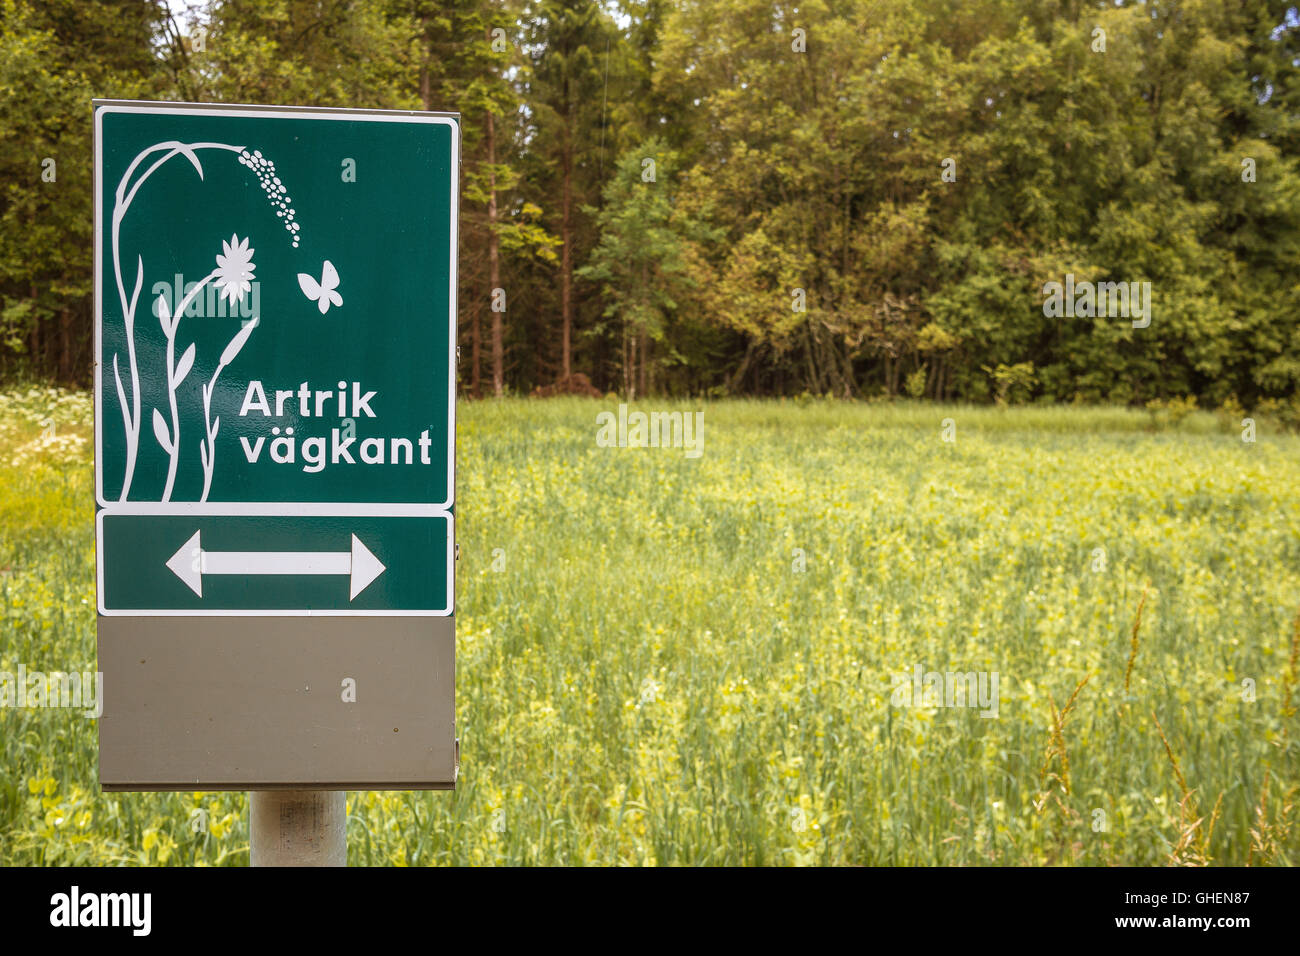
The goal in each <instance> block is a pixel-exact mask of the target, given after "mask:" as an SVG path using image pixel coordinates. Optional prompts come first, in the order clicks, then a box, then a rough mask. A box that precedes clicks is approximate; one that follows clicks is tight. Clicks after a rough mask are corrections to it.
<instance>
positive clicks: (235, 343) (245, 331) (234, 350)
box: [221, 321, 257, 365]
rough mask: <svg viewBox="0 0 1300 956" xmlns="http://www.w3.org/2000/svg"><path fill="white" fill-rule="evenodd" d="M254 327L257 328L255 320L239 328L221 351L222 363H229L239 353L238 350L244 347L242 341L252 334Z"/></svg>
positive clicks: (245, 340)
mask: <svg viewBox="0 0 1300 956" xmlns="http://www.w3.org/2000/svg"><path fill="white" fill-rule="evenodd" d="M255 328H257V322H256V321H254V322H249V323H248V324H247V325H246V326H244V327H243V328H242V329H240V330H239V332H238V333H237V334H236V335H235V337H234V338H233V339H231V340H230V344H229V345H227V346H226V350H225V351H224V352H222V353H221V364H222V365H229V364H230V363H231V362H233V361H234V360H235V356H236V355H238V354H239V350H240V349H242V348H243V347H244V343H245V342H247V341H248V337H249V336H250V335H252V334H253V329H255Z"/></svg>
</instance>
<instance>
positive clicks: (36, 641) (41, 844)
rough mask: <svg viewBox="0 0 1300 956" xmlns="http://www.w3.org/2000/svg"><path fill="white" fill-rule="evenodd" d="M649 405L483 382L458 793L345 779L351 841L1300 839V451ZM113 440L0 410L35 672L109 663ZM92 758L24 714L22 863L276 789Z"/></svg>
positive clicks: (120, 851) (157, 841) (644, 843)
mask: <svg viewBox="0 0 1300 956" xmlns="http://www.w3.org/2000/svg"><path fill="white" fill-rule="evenodd" d="M615 405H616V402H614V401H613V400H611V401H606V402H600V401H590V400H581V401H579V400H554V401H547V402H527V401H513V400H512V401H506V402H502V403H491V402H483V403H475V404H462V405H461V407H460V435H459V472H458V488H457V501H458V505H457V511H458V513H459V515H460V519H459V521H458V524H457V531H458V535H459V538H460V543H461V560H460V564H459V570H458V592H459V593H458V598H459V600H458V602H457V604H458V628H457V630H458V634H457V640H458V679H459V686H458V688H457V692H458V697H457V710H458V725H459V729H460V734H461V754H462V768H461V778H460V788H459V790H458V792H456V793H454V794H448V793H354V794H351V795H349V811H350V819H349V845H350V849H349V853H350V861H351V863H353V864H354V865H361V864H372V865H388V864H392V865H427V864H448V863H450V864H465V863H590V864H741V863H753V864H826V863H829V864H843V863H864V864H969V865H977V864H1031V863H1032V864H1040V863H1049V864H1083V865H1108V864H1138V865H1159V864H1165V863H1170V862H1174V863H1199V862H1212V863H1216V864H1234V865H1236V864H1246V863H1248V862H1249V863H1254V864H1261V863H1266V864H1295V863H1297V862H1300V827H1297V826H1296V825H1295V824H1294V822H1293V821H1294V820H1295V817H1296V810H1295V809H1294V803H1295V799H1296V796H1297V787H1298V786H1300V779H1298V778H1300V774H1298V773H1297V754H1298V753H1300V721H1298V720H1297V717H1296V715H1295V707H1296V705H1297V704H1300V690H1297V687H1296V685H1297V670H1298V668H1300V661H1298V660H1297V650H1298V648H1300V644H1298V642H1300V635H1298V633H1297V629H1296V628H1297V623H1296V613H1297V609H1298V608H1300V439H1297V438H1294V437H1288V436H1285V435H1281V434H1279V433H1278V432H1277V431H1276V430H1273V429H1271V428H1270V427H1268V426H1267V425H1266V424H1264V423H1261V424H1260V426H1259V433H1258V440H1257V441H1255V442H1253V443H1252V442H1244V441H1243V440H1242V433H1241V427H1240V423H1239V422H1234V421H1219V420H1218V419H1216V418H1215V417H1214V416H1213V415H1209V414H1206V413H1199V412H1198V413H1193V414H1191V415H1189V416H1187V417H1185V418H1182V419H1180V420H1178V421H1173V420H1171V419H1169V418H1167V417H1166V418H1156V417H1154V416H1153V414H1152V413H1148V412H1143V411H1129V410H1123V409H1081V408H1037V407H1034V408H1023V409H999V408H984V409H970V408H956V407H942V408H941V407H935V406H929V405H913V404H898V405H863V404H854V405H844V404H832V403H827V402H823V401H821V400H813V401H808V402H802V403H799V402H785V403H781V402H720V403H707V404H704V405H699V404H689V405H688V404H687V403H678V404H673V403H667V402H665V403H662V404H654V403H652V404H650V405H647V406H643V407H646V408H649V409H672V408H677V409H682V410H686V409H688V408H689V409H691V410H696V409H699V408H703V409H704V432H703V437H704V445H703V455H702V457H700V458H698V459H690V458H687V457H686V456H685V455H684V453H683V452H682V451H681V450H672V449H619V448H603V447H597V445H596V442H595V435H596V414H597V412H599V411H601V410H603V409H612V408H614V407H615ZM944 419H951V423H950V428H949V437H951V438H953V440H952V441H945V440H943V420H944ZM89 423H90V408H89V400H88V398H87V397H86V396H85V395H81V394H67V393H61V392H55V391H52V390H45V389H33V390H27V389H19V390H15V391H10V392H8V393H0V621H2V622H3V623H2V624H0V627H2V628H3V633H2V635H0V671H9V672H13V671H15V670H16V669H17V667H18V665H19V664H20V663H21V664H24V665H25V666H26V667H27V668H28V669H29V670H44V671H47V672H48V671H53V670H73V669H76V670H82V669H90V670H93V669H94V667H93V665H94V653H95V651H94V647H95V645H94V606H95V601H94V583H93V573H92V572H93V568H94V542H93V530H92V516H93V504H92V491H91V488H92V482H91V464H90V444H89V441H88V436H89ZM498 549H499V550H498ZM1144 591H1145V599H1144V598H1143V595H1144ZM1139 607H1141V610H1140V621H1139V620H1138V618H1139ZM1135 622H1136V629H1135ZM917 667H920V668H921V669H922V671H926V672H928V671H936V672H948V671H952V672H962V673H967V672H976V673H981V672H982V673H985V674H989V675H991V674H992V673H995V672H996V674H997V675H998V678H999V685H998V686H999V693H998V708H997V710H998V712H997V716H996V717H981V716H980V713H979V710H978V709H976V708H971V707H960V706H943V707H940V706H933V702H930V701H926V700H924V699H922V700H911V701H909V700H900V689H903V690H904V691H906V688H907V687H908V686H910V684H911V682H912V680H913V677H912V675H913V673H914V672H915V669H916V668H917ZM903 696H904V697H908V696H910V695H909V694H907V693H906V692H905V693H904V694H903ZM96 759H97V758H96V734H95V724H94V721H93V720H88V719H85V718H84V717H82V716H81V715H80V714H79V713H78V712H75V711H71V710H57V709H17V708H15V707H4V708H0V768H2V769H3V773H2V774H0V864H24V863H60V864H62V863H99V864H114V863H124V864H134V863H142V864H143V863H147V864H167V865H191V864H201V865H217V864H224V865H243V864H245V863H247V860H248V826H247V810H246V807H245V799H244V795H243V794H237V793H235V794H232V793H177V794H107V795H106V794H101V793H99V792H98V790H97V787H96ZM200 808H201V809H202V810H204V811H205V812H206V814H207V818H208V821H209V825H208V826H207V827H206V828H204V829H202V830H201V831H200V832H197V833H196V832H194V830H193V828H192V827H191V821H192V820H193V819H194V816H193V814H194V811H195V809H200Z"/></svg>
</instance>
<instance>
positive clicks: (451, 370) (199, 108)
mask: <svg viewBox="0 0 1300 956" xmlns="http://www.w3.org/2000/svg"><path fill="white" fill-rule="evenodd" d="M93 106H94V111H95V167H94V176H95V503H96V505H97V506H98V507H99V508H100V509H103V510H105V511H109V512H110V513H114V514H152V515H195V516H199V515H268V514H281V515H282V514H295V515H318V516H330V515H337V516H339V517H356V516H393V517H417V516H421V517H432V516H434V515H437V514H442V513H445V512H447V510H448V509H450V508H451V507H452V505H453V504H454V503H455V500H456V323H457V314H456V291H457V290H456V286H457V270H456V260H457V255H458V252H459V225H460V124H459V123H458V122H457V121H456V119H455V118H453V117H452V116H450V115H447V114H434V113H417V112H409V113H408V112H403V111H400V110H348V109H332V108H328V107H279V108H277V107H267V106H242V105H232V104H211V105H205V104H202V103H169V102H163V101H158V102H144V101H141V102H127V101H122V100H95V101H94V102H93ZM106 113H145V114H152V115H173V116H213V115H217V116H239V117H262V118H269V117H275V118H277V119H307V120H313V119H315V120H320V119H334V118H337V119H347V120H350V121H355V122H389V123H392V122H397V123H432V124H436V125H446V126H450V127H451V130H452V137H451V177H450V178H451V203H450V208H451V235H450V252H451V262H450V270H449V272H448V280H449V281H448V299H449V301H448V310H449V316H450V321H449V322H448V323H447V324H448V327H449V328H448V348H447V362H448V370H447V390H448V395H447V410H448V417H449V419H450V421H449V423H448V424H449V428H448V430H447V500H446V501H443V502H441V503H436V504H435V503H432V502H370V503H359V502H300V501H269V502H237V501H231V502H214V501H208V502H197V501H188V502H187V501H167V502H159V501H115V502H108V501H105V500H104V487H103V483H104V476H103V468H102V465H101V463H102V462H103V460H104V456H103V434H102V429H101V423H102V420H103V409H102V395H103V381H102V376H103V367H104V363H103V341H102V339H103V334H102V333H103V316H104V313H103V281H104V277H103V254H104V250H103V241H102V236H103V222H102V215H103V212H102V207H103V198H104V197H103V192H104V182H103V130H102V122H101V120H102V117H103V116H104V115H105V114H106ZM286 508H292V509H293V510H292V511H288V512H286V511H285V509H286ZM101 613H105V612H101ZM259 613H261V612H259ZM316 613H322V612H316ZM354 613H355V612H354ZM372 613H373V612H372ZM448 613H449V612H448Z"/></svg>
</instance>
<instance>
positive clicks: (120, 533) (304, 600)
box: [98, 512, 454, 616]
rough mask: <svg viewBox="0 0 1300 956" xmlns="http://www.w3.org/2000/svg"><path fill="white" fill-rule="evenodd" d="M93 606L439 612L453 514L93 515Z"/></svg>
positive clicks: (141, 611)
mask: <svg viewBox="0 0 1300 956" xmlns="http://www.w3.org/2000/svg"><path fill="white" fill-rule="evenodd" d="M98 520H99V529H98V532H99V533H98V548H99V555H98V557H99V562H98V563H99V572H100V578H99V610H100V613H101V614H108V615H114V614H127V615H209V614H214V613H220V614H248V615H275V614H281V615H345V614H365V615H376V614H379V615H382V614H388V615H392V616H410V615H446V614H450V613H451V610H452V609H451V601H450V595H451V594H452V565H453V556H452V548H453V545H452V542H453V540H454V538H453V530H452V521H453V519H452V516H451V515H434V516H430V517H423V518H413V517H403V518H392V517H375V516H367V517H302V516H277V517H265V516H262V517H248V516H238V515H203V516H193V517H189V516H180V515H137V514H112V513H107V512H101V513H100V515H99V519H98Z"/></svg>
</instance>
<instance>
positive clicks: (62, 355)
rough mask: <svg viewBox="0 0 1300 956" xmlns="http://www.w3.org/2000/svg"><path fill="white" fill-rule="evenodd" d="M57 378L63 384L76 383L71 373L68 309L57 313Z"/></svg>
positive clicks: (70, 328)
mask: <svg viewBox="0 0 1300 956" xmlns="http://www.w3.org/2000/svg"><path fill="white" fill-rule="evenodd" d="M59 380H60V381H61V382H63V384H65V385H73V384H76V383H75V382H74V381H73V374H72V313H71V312H70V311H69V310H68V309H64V310H63V311H62V312H60V313H59Z"/></svg>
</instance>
